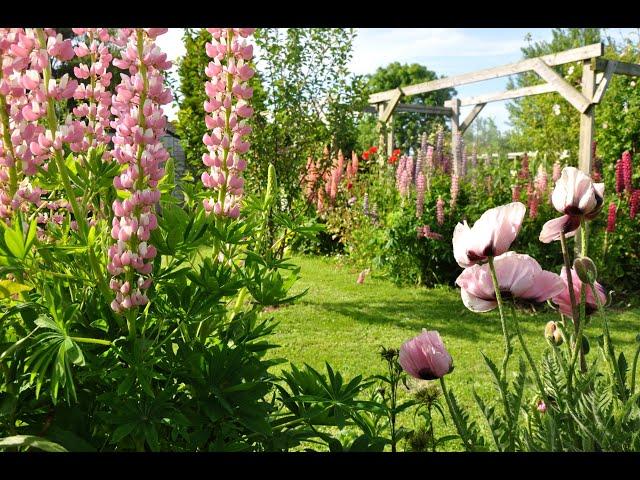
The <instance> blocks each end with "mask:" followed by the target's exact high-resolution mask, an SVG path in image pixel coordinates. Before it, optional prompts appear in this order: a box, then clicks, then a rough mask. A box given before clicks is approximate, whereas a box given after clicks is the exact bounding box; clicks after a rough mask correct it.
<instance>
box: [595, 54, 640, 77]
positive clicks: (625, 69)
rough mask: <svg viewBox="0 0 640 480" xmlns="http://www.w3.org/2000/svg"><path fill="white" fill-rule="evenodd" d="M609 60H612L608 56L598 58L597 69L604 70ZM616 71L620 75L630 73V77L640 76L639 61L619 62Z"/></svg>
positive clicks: (598, 70)
mask: <svg viewBox="0 0 640 480" xmlns="http://www.w3.org/2000/svg"><path fill="white" fill-rule="evenodd" d="M609 62H610V60H607V59H606V58H598V59H597V60H596V71H597V72H604V71H605V70H606V69H607V65H608V63H609ZM614 73H617V74H618V75H628V76H630V77H640V65H638V64H637V63H628V62H618V65H617V66H616V71H615V72H614Z"/></svg>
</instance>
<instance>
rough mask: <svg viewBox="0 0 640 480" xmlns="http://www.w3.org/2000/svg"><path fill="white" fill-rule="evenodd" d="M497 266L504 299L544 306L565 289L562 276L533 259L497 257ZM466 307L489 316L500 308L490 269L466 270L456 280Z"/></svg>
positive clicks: (476, 266) (484, 266)
mask: <svg viewBox="0 0 640 480" xmlns="http://www.w3.org/2000/svg"><path fill="white" fill-rule="evenodd" d="M494 266H495V269H496V277H497V278H498V285H499V287H500V293H501V294H502V296H503V297H508V298H518V299H520V300H522V301H527V302H535V303H539V302H544V301H546V300H548V299H550V298H552V297H555V296H556V295H559V294H560V293H561V292H562V291H563V290H564V289H565V284H564V282H563V281H562V279H561V278H560V276H559V275H557V274H555V273H552V272H548V271H546V270H543V269H542V267H541V266H540V264H539V263H538V262H537V261H536V260H535V259H534V258H532V257H530V256H529V255H524V254H519V253H515V252H506V253H504V254H502V255H499V256H497V257H495V259H494ZM456 284H458V285H459V286H460V288H461V291H460V294H461V296H462V302H463V303H464V305H465V306H466V307H467V308H468V309H469V310H471V311H473V312H488V311H490V310H493V309H494V308H496V307H497V306H498V301H497V299H496V292H495V289H494V285H493V281H492V279H491V273H490V270H489V265H488V264H484V265H473V266H470V267H468V268H465V269H464V270H463V272H462V273H461V274H460V276H458V278H457V279H456Z"/></svg>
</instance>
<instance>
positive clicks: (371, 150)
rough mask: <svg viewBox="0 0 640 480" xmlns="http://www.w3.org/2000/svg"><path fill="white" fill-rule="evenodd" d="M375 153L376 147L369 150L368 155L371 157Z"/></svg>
mask: <svg viewBox="0 0 640 480" xmlns="http://www.w3.org/2000/svg"><path fill="white" fill-rule="evenodd" d="M377 151H378V147H371V148H370V149H369V153H370V154H372V155H373V154H374V153H376V152H377Z"/></svg>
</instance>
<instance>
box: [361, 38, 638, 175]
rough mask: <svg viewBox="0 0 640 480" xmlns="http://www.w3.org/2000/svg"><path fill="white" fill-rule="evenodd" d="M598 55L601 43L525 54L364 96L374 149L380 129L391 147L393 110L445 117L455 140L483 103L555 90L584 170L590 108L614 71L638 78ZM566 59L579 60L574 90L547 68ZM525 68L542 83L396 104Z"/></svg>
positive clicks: (632, 68) (633, 68)
mask: <svg viewBox="0 0 640 480" xmlns="http://www.w3.org/2000/svg"><path fill="white" fill-rule="evenodd" d="M603 54H604V45H603V44H602V43H594V44H592V45H587V46H585V47H580V48H574V49H571V50H565V51H563V52H558V53H554V54H551V55H544V56H541V57H535V58H529V59H526V60H522V61H520V62H516V63H511V64H508V65H503V66H500V67H493V68H487V69H484V70H477V71H475V72H470V73H464V74H461V75H454V76H451V77H446V78H440V79H437V80H432V81H429V82H424V83H418V84H415V85H409V86H406V87H401V88H396V89H393V90H387V91H384V92H378V93H374V94H373V95H371V96H369V104H370V105H371V107H370V108H369V111H373V112H377V114H378V128H379V129H380V132H381V135H380V147H381V148H380V150H381V151H384V144H385V138H384V134H383V133H382V132H383V131H384V130H383V129H385V128H386V130H387V138H386V149H387V152H388V155H391V152H392V149H393V128H392V126H391V125H392V123H391V122H392V120H393V114H394V112H419V113H423V114H427V115H444V116H447V117H449V118H450V119H451V133H452V137H453V139H454V141H455V139H456V137H457V134H460V135H462V134H464V132H465V131H466V130H467V129H468V128H469V126H470V125H471V124H472V123H473V121H474V120H475V118H476V117H477V116H478V114H479V113H480V112H481V111H482V109H483V108H484V106H485V105H486V104H487V103H489V102H497V101H501V100H510V99H514V98H520V97H528V96H531V95H540V94H543V93H550V92H557V93H559V94H560V95H561V96H562V97H563V98H564V99H565V100H567V101H568V102H569V103H570V104H571V105H573V107H574V108H575V109H576V110H578V111H579V112H580V142H579V154H578V157H579V158H578V166H579V168H580V169H581V170H582V171H584V172H586V173H590V172H591V164H592V161H593V158H592V149H591V145H592V142H593V133H594V112H595V106H596V105H597V104H598V103H600V101H601V100H602V97H603V95H604V93H605V92H606V90H607V87H608V86H609V83H610V82H611V78H612V76H613V75H614V74H616V73H617V74H621V75H629V76H640V65H638V64H633V63H626V62H618V61H614V60H607V59H604V58H600V57H602V55H603ZM572 62H582V84H581V89H580V90H577V89H576V88H574V87H573V86H572V85H571V84H569V83H568V82H567V81H566V80H565V79H564V78H563V77H562V76H561V75H559V74H558V73H557V72H556V71H555V70H553V68H552V67H554V66H556V65H563V64H566V63H572ZM530 71H533V72H535V73H537V74H538V76H539V77H540V78H541V79H542V80H543V81H544V83H541V84H539V85H533V86H530V87H524V88H518V89H514V90H507V91H503V92H496V93H489V94H486V95H478V96H475V97H469V98H462V99H461V98H455V97H454V98H452V99H451V100H448V101H446V102H445V104H444V105H443V106H425V105H418V104H410V103H409V104H403V103H400V100H401V99H402V98H403V97H409V96H411V95H417V94H421V93H427V92H433V91H436V90H441V89H444V88H451V87H456V86H459V85H466V84H469V83H476V82H481V81H484V80H491V79H494V78H500V77H506V76H509V75H514V74H518V73H525V72H530ZM463 106H473V108H472V109H471V112H470V113H469V114H468V115H467V116H466V118H465V119H464V120H463V121H462V122H460V107H463ZM453 150H454V152H455V151H456V149H455V148H454V149H453ZM453 168H454V172H456V173H457V172H458V171H459V168H460V159H458V158H454V162H453Z"/></svg>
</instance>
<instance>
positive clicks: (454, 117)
mask: <svg viewBox="0 0 640 480" xmlns="http://www.w3.org/2000/svg"><path fill="white" fill-rule="evenodd" d="M444 104H445V106H447V107H449V108H451V150H452V151H453V173H454V174H456V175H459V174H460V173H459V172H460V159H459V158H458V148H457V142H458V135H459V134H460V99H459V98H457V97H453V98H452V99H451V100H448V101H446V102H445V103H444Z"/></svg>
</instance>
